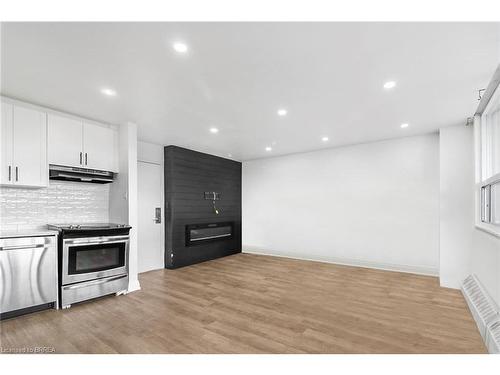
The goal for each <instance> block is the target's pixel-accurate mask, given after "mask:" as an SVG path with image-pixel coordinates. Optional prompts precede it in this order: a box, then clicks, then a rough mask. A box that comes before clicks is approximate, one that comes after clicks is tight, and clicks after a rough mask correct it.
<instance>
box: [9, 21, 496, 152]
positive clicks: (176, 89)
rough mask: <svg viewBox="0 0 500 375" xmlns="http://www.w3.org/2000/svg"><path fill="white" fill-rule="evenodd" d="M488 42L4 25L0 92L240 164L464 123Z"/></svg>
mask: <svg viewBox="0 0 500 375" xmlns="http://www.w3.org/2000/svg"><path fill="white" fill-rule="evenodd" d="M499 36H500V27H499V24H498V23H496V24H495V23H481V24H479V23H8V24H5V23H4V24H2V82H1V91H2V94H4V95H7V96H11V97H15V98H19V99H23V100H27V101H30V102H33V103H36V104H41V105H45V106H49V107H53V108H56V109H59V110H63V111H67V112H71V113H74V114H78V115H83V116H86V117H90V118H93V119H96V120H101V121H106V122H109V123H114V124H120V123H125V122H127V121H132V122H135V123H137V124H138V126H139V138H140V139H141V140H144V141H149V142H154V143H159V144H164V145H167V144H174V145H179V146H183V147H188V148H193V149H197V150H201V151H205V152H210V153H214V154H218V155H222V156H227V155H228V154H229V153H231V154H232V157H233V158H235V159H239V160H248V159H254V158H260V157H268V156H272V155H282V154H288V153H294V152H301V151H309V150H315V149H320V148H325V147H333V146H338V145H345V144H353V143H362V142H368V141H373V140H380V139H387V138H394V137H401V136H407V135H414V134H422V133H427V132H431V131H435V130H437V129H438V128H440V127H444V126H450V125H456V124H463V123H465V120H466V117H468V116H470V115H471V114H473V112H474V110H475V108H476V106H477V95H478V93H477V90H478V89H481V88H484V87H486V85H487V83H488V81H489V79H490V77H491V75H492V74H493V72H494V70H495V68H496V65H497V64H498V63H499V57H500V50H499ZM178 40H180V41H183V42H185V43H186V44H187V45H188V46H189V52H188V53H187V54H185V55H179V54H178V53H176V52H175V51H174V50H173V49H172V43H173V42H174V41H178ZM388 80H395V81H397V87H396V88H395V89H393V90H391V91H386V90H384V89H383V87H382V86H383V84H384V82H385V81H388ZM103 87H110V88H113V89H115V90H116V91H117V96H116V97H106V96H104V95H102V94H101V92H100V90H101V88H103ZM279 108H286V109H287V110H288V115H287V116H285V117H279V116H277V114H276V111H277V110H278V109H279ZM404 122H407V123H409V124H410V126H409V127H408V128H407V129H401V128H400V124H401V123H404ZM211 127H217V128H218V129H219V130H220V131H219V133H217V134H212V133H210V131H209V129H210V128H211ZM322 136H328V137H329V139H330V141H329V142H327V143H324V142H322V141H321V137H322ZM273 142H274V143H275V144H274V145H273V151H271V152H266V151H265V147H266V146H270V145H271V144H273Z"/></svg>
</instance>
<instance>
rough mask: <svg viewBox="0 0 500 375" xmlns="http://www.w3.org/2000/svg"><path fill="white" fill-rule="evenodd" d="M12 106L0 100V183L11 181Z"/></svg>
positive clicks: (9, 182) (4, 183)
mask: <svg viewBox="0 0 500 375" xmlns="http://www.w3.org/2000/svg"><path fill="white" fill-rule="evenodd" d="M13 114H14V110H13V106H12V104H9V103H4V102H2V123H1V124H0V125H1V126H0V147H1V150H0V184H2V185H6V184H11V183H12V142H13V139H12V115H13Z"/></svg>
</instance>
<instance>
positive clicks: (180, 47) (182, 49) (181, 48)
mask: <svg viewBox="0 0 500 375" xmlns="http://www.w3.org/2000/svg"><path fill="white" fill-rule="evenodd" d="M173 47H174V50H175V52H179V53H186V52H187V51H188V46H187V44H185V43H182V42H175V43H174V44H173Z"/></svg>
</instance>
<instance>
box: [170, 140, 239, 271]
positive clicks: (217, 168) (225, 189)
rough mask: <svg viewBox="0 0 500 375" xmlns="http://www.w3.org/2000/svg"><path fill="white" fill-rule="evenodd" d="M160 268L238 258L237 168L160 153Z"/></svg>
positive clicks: (175, 151) (188, 153)
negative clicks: (162, 217)
mask: <svg viewBox="0 0 500 375" xmlns="http://www.w3.org/2000/svg"><path fill="white" fill-rule="evenodd" d="M164 167H165V185H164V186H165V267H166V268H169V269H174V268H179V267H185V266H189V265H192V264H196V263H200V262H205V261H208V260H212V259H217V258H220V257H224V256H228V255H232V254H237V253H241V163H240V162H237V161H235V160H229V159H225V158H221V157H218V156H214V155H208V154H204V153H201V152H197V151H192V150H187V149H185V148H181V147H177V146H166V147H165V163H164Z"/></svg>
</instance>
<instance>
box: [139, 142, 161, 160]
mask: <svg viewBox="0 0 500 375" xmlns="http://www.w3.org/2000/svg"><path fill="white" fill-rule="evenodd" d="M163 149H164V146H162V145H157V144H155V143H149V142H142V141H138V142H137V160H138V161H143V162H146V163H154V164H160V165H163Z"/></svg>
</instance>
